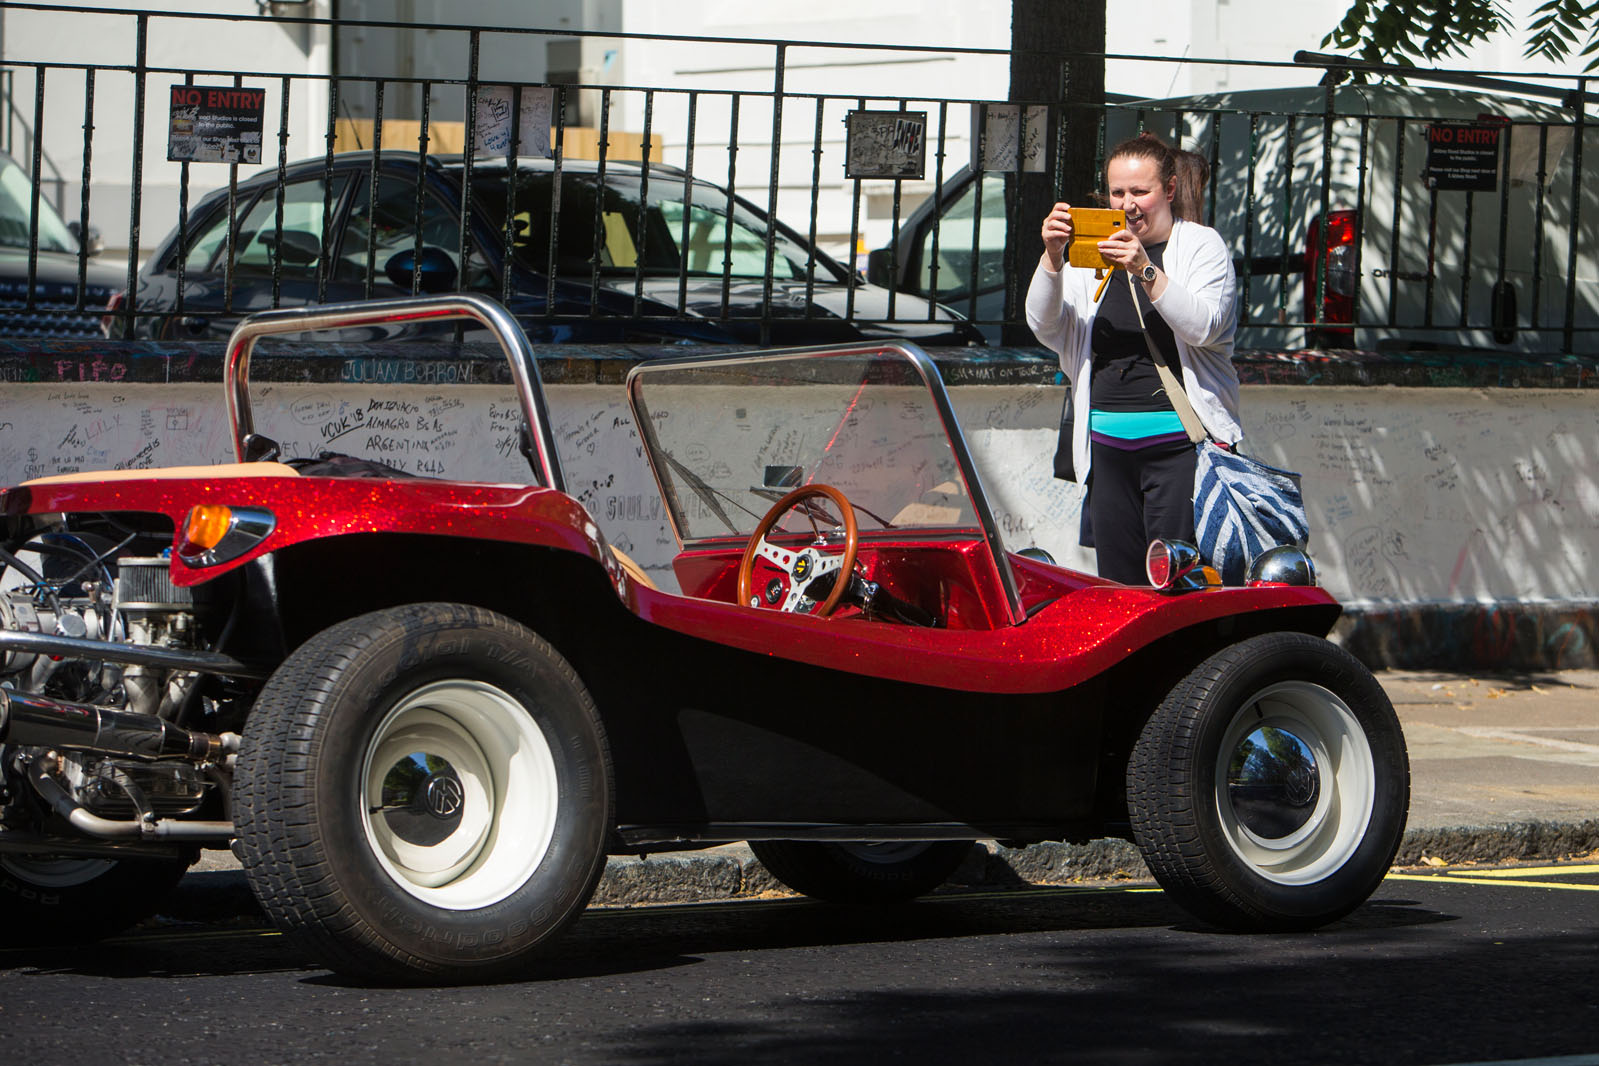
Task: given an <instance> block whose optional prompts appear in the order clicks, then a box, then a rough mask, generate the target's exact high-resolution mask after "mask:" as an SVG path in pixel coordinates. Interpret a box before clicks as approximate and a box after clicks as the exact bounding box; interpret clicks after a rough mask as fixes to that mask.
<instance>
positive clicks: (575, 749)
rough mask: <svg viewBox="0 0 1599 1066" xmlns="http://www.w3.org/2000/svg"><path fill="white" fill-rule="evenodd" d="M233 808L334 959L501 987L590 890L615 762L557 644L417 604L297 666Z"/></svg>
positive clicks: (280, 907)
mask: <svg viewBox="0 0 1599 1066" xmlns="http://www.w3.org/2000/svg"><path fill="white" fill-rule="evenodd" d="M234 802H235V823H236V828H237V832H238V837H239V841H240V844H241V846H242V850H243V852H244V867H245V872H246V873H247V875H248V876H249V879H250V884H251V887H252V888H253V889H254V890H255V892H256V895H257V897H258V898H259V899H260V900H261V904H262V906H263V908H264V909H265V910H266V912H267V914H268V915H269V916H271V918H272V919H273V921H274V922H276V924H277V925H278V926H279V927H280V928H281V929H283V930H284V931H285V932H288V933H290V934H293V935H296V936H298V937H299V938H300V939H301V940H302V941H304V942H305V943H306V944H307V945H308V946H309V947H310V948H311V950H312V951H313V952H314V953H315V954H316V955H317V956H318V957H319V958H320V959H321V960H322V961H324V962H325V963H326V964H328V965H330V966H331V967H332V968H334V969H336V970H339V971H341V972H343V973H346V974H349V975H351V976H355V977H359V978H365V979H376V980H384V981H416V980H426V981H446V982H461V981H475V980H487V979H491V978H494V977H498V976H502V975H504V974H507V973H510V972H513V971H514V970H515V969H516V968H517V967H518V966H519V965H520V964H521V963H522V962H523V961H524V960H525V959H526V957H527V956H528V955H530V954H531V953H532V952H533V951H534V950H535V949H537V948H538V947H540V946H541V945H542V944H544V943H545V942H546V941H547V940H549V939H550V938H551V937H553V936H554V935H555V934H556V933H558V932H559V931H560V930H561V929H563V928H564V927H565V926H566V925H567V923H569V922H570V921H572V920H573V919H574V918H576V916H577V915H578V914H579V913H580V912H581V911H582V909H583V907H584V906H585V905H586V903H587V902H588V899H589V896H590V895H591V894H592V893H593V890H594V885H595V883H596V882H597V881H598V879H599V875H600V873H601V871H602V870H603V868H604V862H605V847H604V845H605V840H606V834H607V833H608V832H609V829H610V811H611V773H610V756H609V753H608V749H607V746H606V741H605V735H604V732H603V729H602V727H601V724H600V720H599V716H598V714H597V713H596V710H595V707H594V704H593V701H592V700H591V699H590V697H589V695H588V692H587V691H586V690H585V688H584V687H583V684H582V682H581V681H580V680H579V679H578V677H577V674H576V672H575V671H573V669H572V668H571V666H570V665H568V664H567V662H566V660H565V659H563V658H562V657H561V656H560V655H559V653H557V652H556V651H555V649H554V648H552V647H550V645H549V644H547V643H545V642H544V641H543V640H541V639H540V638H539V637H537V636H536V635H534V634H533V633H531V632H529V631H528V630H526V629H524V628H522V627H521V626H519V625H517V624H516V623H514V622H512V621H510V620H509V619H506V618H504V617H502V616H499V615H496V614H493V613H492V612H489V611H484V610H481V609H478V608H474V607H468V606H463V605H459V604H441V603H434V604H416V605H411V606H407V607H400V608H394V609H390V610H385V611H378V612H375V613H373V614H369V615H366V616H364V617H361V618H356V619H352V620H351V621H348V622H345V623H342V624H340V625H336V626H334V627H332V628H331V629H328V630H327V631H325V632H323V633H321V634H319V635H318V636H316V637H314V638H312V639H311V640H310V641H307V642H306V643H305V644H304V645H303V646H302V647H300V648H299V649H298V650H296V651H295V652H294V654H293V655H291V656H290V657H289V658H288V659H287V660H286V661H285V662H284V663H283V665H282V666H281V667H280V668H279V669H278V670H277V671H276V672H275V673H274V674H273V675H272V677H271V679H269V680H268V682H267V684H266V685H265V686H264V688H263V689H262V692H261V695H260V698H259V699H258V700H257V701H256V705H255V708H254V709H253V710H252V712H251V714H250V718H249V721H248V724H247V726H246V729H245V737H244V745H243V750H242V751H241V753H240V757H239V768H238V774H237V776H236V782H235V801H234Z"/></svg>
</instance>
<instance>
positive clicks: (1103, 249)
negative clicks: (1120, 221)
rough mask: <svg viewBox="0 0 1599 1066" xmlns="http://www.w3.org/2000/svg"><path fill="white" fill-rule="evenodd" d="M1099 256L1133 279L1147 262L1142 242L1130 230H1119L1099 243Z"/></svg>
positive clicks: (1146, 254)
mask: <svg viewBox="0 0 1599 1066" xmlns="http://www.w3.org/2000/svg"><path fill="white" fill-rule="evenodd" d="M1099 254H1100V255H1102V256H1104V257H1105V260H1106V262H1109V263H1113V264H1115V265H1116V266H1119V267H1121V268H1122V269H1123V270H1125V271H1127V273H1129V274H1131V275H1133V276H1134V277H1137V276H1138V272H1139V271H1140V270H1143V269H1144V264H1145V263H1147V262H1149V253H1147V252H1145V251H1144V245H1143V242H1142V241H1140V240H1139V239H1138V238H1137V237H1136V236H1134V235H1133V231H1132V230H1130V229H1119V230H1117V231H1116V232H1115V233H1112V234H1111V235H1110V236H1109V237H1106V238H1105V239H1104V240H1102V241H1100V242H1099Z"/></svg>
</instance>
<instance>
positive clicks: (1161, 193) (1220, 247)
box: [1027, 134, 1243, 584]
mask: <svg viewBox="0 0 1599 1066" xmlns="http://www.w3.org/2000/svg"><path fill="white" fill-rule="evenodd" d="M1176 167H1177V161H1176V158H1175V153H1174V152H1173V151H1172V150H1171V149H1170V148H1168V147H1167V146H1166V144H1165V143H1164V142H1162V141H1161V140H1160V139H1159V138H1157V137H1154V136H1152V135H1150V134H1143V135H1141V136H1139V137H1135V138H1133V139H1132V140H1129V141H1124V142H1122V143H1121V144H1119V145H1117V146H1116V148H1115V149H1114V150H1113V151H1112V152H1111V154H1110V157H1109V158H1108V159H1107V161H1106V163H1105V187H1106V191H1107V193H1108V201H1109V205H1110V206H1111V207H1112V208H1115V209H1119V210H1122V211H1124V212H1126V216H1127V226H1126V228H1125V229H1121V230H1117V231H1116V232H1115V233H1113V234H1111V235H1110V236H1109V237H1108V238H1106V239H1105V240H1103V241H1101V242H1100V243H1099V250H1100V254H1101V255H1102V256H1103V257H1104V258H1105V259H1106V260H1107V261H1108V262H1110V263H1112V264H1114V265H1115V266H1116V267H1117V268H1119V269H1118V270H1115V271H1113V272H1112V273H1111V276H1110V278H1109V280H1108V281H1107V283H1106V284H1104V285H1101V284H1100V283H1099V281H1098V280H1096V279H1095V277H1094V271H1092V270H1089V269H1080V268H1071V267H1067V266H1066V262H1065V260H1066V246H1067V245H1068V244H1070V243H1071V239H1072V233H1073V229H1072V208H1071V205H1070V204H1066V203H1058V204H1056V205H1055V206H1054V208H1053V209H1052V210H1051V211H1050V213H1049V215H1048V217H1046V218H1045V219H1044V226H1043V235H1044V254H1043V256H1042V258H1041V259H1040V260H1039V263H1038V269H1037V270H1036V271H1034V273H1033V281H1032V285H1031V287H1030V288H1029V289H1028V292H1027V324H1028V325H1029V326H1031V327H1032V330H1033V333H1034V334H1035V335H1036V336H1037V337H1038V339H1039V341H1040V343H1042V344H1043V345H1044V346H1045V347H1047V348H1049V349H1050V350H1052V351H1054V352H1056V353H1057V354H1059V356H1060V367H1061V370H1062V371H1063V372H1064V373H1065V375H1066V377H1067V379H1068V380H1069V381H1070V382H1071V386H1072V413H1073V418H1074V421H1073V434H1072V442H1071V445H1072V458H1073V461H1074V464H1075V467H1076V471H1077V479H1078V480H1079V481H1082V482H1083V483H1084V485H1085V486H1086V487H1087V489H1088V497H1087V499H1086V500H1085V501H1084V504H1083V522H1082V529H1081V543H1082V544H1083V546H1084V547H1090V548H1093V549H1094V550H1095V553H1096V555H1097V557H1098V566H1099V573H1100V576H1101V577H1107V578H1110V579H1111V580H1113V581H1120V582H1122V583H1124V584H1144V583H1146V578H1145V574H1144V553H1145V550H1146V549H1147V548H1148V546H1149V542H1150V541H1151V540H1153V539H1155V538H1156V537H1162V538H1168V539H1178V540H1188V541H1192V540H1193V539H1194V508H1193V489H1194V463H1195V456H1194V446H1193V444H1192V443H1191V442H1190V441H1189V437H1188V434H1187V433H1186V432H1185V430H1184V429H1183V425H1182V422H1181V420H1180V419H1179V417H1178V415H1177V412H1176V410H1174V409H1173V407H1172V404H1171V401H1170V400H1169V399H1168V398H1167V396H1166V390H1165V388H1164V386H1163V385H1162V384H1161V379H1160V376H1159V373H1158V371H1157V370H1156V369H1155V363H1154V359H1153V357H1152V356H1151V354H1150V344H1149V343H1147V342H1146V341H1145V338H1144V331H1145V330H1146V329H1147V330H1148V333H1149V339H1150V341H1152V342H1153V347H1154V349H1155V351H1156V352H1158V353H1159V355H1160V356H1161V358H1162V360H1163V361H1164V362H1165V363H1166V365H1167V366H1168V367H1169V368H1171V369H1172V370H1173V371H1174V372H1175V373H1176V374H1177V376H1178V377H1179V378H1180V379H1181V381H1182V383H1183V387H1184V389H1185V391H1186V392H1187V394H1188V400H1189V402H1190V403H1191V404H1192V405H1193V408H1194V411H1195V413H1196V414H1197V415H1198V416H1199V420H1200V421H1201V422H1202V423H1203V424H1204V428H1205V430H1206V431H1207V432H1208V433H1209V435H1210V436H1211V437H1212V438H1214V439H1215V440H1218V441H1222V442H1225V443H1227V444H1235V443H1237V442H1238V441H1239V440H1240V439H1241V438H1242V437H1243V430H1242V428H1241V427H1240V426H1239V423H1238V375H1237V373H1236V372H1235V371H1234V369H1233V365H1232V356H1233V334H1234V331H1235V329H1236V326H1237V319H1238V313H1237V306H1236V288H1237V286H1236V281H1235V278H1234V275H1233V261H1232V256H1231V255H1230V254H1229V253H1228V251H1227V246H1226V244H1224V243H1223V241H1222V239H1221V235H1220V234H1218V233H1217V232H1216V231H1215V230H1213V229H1211V228H1210V227H1208V226H1203V225H1201V224H1199V223H1198V222H1192V221H1188V220H1187V219H1182V218H1178V217H1176V215H1175V214H1174V212H1173V209H1172V200H1173V197H1174V195H1175V194H1176V189H1177V175H1176ZM1122 271H1125V272H1126V273H1125V274H1123V273H1122ZM1129 278H1130V279H1132V284H1130V285H1129V284H1128V279H1129ZM1135 299H1136V300H1137V301H1138V307H1137V308H1135V306H1134V303H1133V301H1134V300H1135ZM1140 310H1141V311H1142V316H1143V321H1142V324H1141V323H1140V321H1139V311H1140Z"/></svg>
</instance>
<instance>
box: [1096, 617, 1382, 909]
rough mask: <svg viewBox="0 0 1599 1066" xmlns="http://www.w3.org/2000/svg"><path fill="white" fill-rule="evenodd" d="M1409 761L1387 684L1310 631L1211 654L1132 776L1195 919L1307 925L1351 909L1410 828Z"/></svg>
mask: <svg viewBox="0 0 1599 1066" xmlns="http://www.w3.org/2000/svg"><path fill="white" fill-rule="evenodd" d="M1409 801H1410V769H1409V763H1408V760H1407V758H1406V754H1405V741H1404V736H1403V734H1402V733H1401V731H1400V728H1399V719H1398V718H1397V716H1395V714H1394V710H1393V705H1392V704H1391V703H1390V702H1389V701H1388V697H1387V695H1386V694H1385V693H1384V692H1383V690H1382V686H1381V685H1379V684H1378V683H1377V680H1376V678H1374V677H1372V675H1371V672H1370V671H1369V670H1367V669H1366V668H1365V666H1363V665H1362V664H1361V663H1360V662H1359V661H1358V660H1357V659H1355V658H1354V657H1353V656H1351V655H1350V654H1349V653H1347V652H1345V651H1344V650H1343V649H1341V648H1339V647H1337V646H1336V645H1334V644H1331V643H1329V642H1328V641H1325V640H1322V639H1320V638H1317V637H1312V636H1309V635H1306V634H1303V633H1271V634H1265V635H1262V636H1258V637H1253V638H1251V639H1249V640H1245V641H1241V642H1240V643H1238V644H1235V645H1233V646H1231V647H1228V648H1225V649H1223V650H1222V651H1220V652H1218V653H1216V654H1215V655H1213V656H1211V657H1210V658H1209V659H1207V660H1206V661H1205V662H1203V663H1201V664H1200V665H1199V666H1198V667H1197V668H1196V669H1195V670H1194V671H1193V672H1192V673H1190V674H1189V675H1188V677H1186V678H1185V679H1183V680H1182V681H1181V682H1179V683H1178V684H1177V686H1176V687H1175V688H1173V689H1172V691H1171V693H1170V694H1169V695H1168V696H1167V697H1166V699H1165V701H1164V702H1162V703H1161V705H1160V707H1159V708H1158V709H1157V710H1156V711H1155V713H1154V715H1153V716H1152V717H1151V718H1150V720H1149V722H1148V723H1147V724H1146V725H1145V727H1144V730H1143V733H1142V735H1141V736H1140V737H1139V740H1138V743H1137V745H1136V746H1135V747H1134V750H1133V755H1132V760H1131V762H1130V764H1129V766H1128V774H1127V802H1128V808H1129V811H1130V813H1131V815H1132V824H1133V835H1134V838H1135V839H1136V840H1137V842H1138V846H1139V849H1140V850H1141V851H1142V853H1143V856H1144V861H1145V862H1146V863H1147V864H1148V865H1149V868H1150V871H1151V872H1152V873H1153V874H1154V875H1155V878H1156V880H1158V881H1159V882H1160V884H1161V886H1162V887H1163V888H1164V889H1165V890H1166V891H1167V893H1168V894H1170V895H1171V896H1172V897H1173V898H1174V899H1175V900H1176V901H1177V902H1178V903H1179V904H1181V905H1182V906H1183V907H1185V908H1186V909H1187V910H1189V911H1190V912H1191V913H1193V914H1194V915H1195V916H1196V917H1199V918H1202V919H1204V920H1206V921H1210V922H1213V923H1215V924H1218V925H1222V926H1225V927H1228V928H1234V929H1243V930H1291V929H1310V928H1315V927H1316V926H1319V925H1324V924H1326V923H1327V922H1330V921H1333V920H1335V919H1337V918H1340V917H1342V916H1343V915H1345V914H1347V913H1349V912H1350V911H1352V910H1353V909H1354V908H1355V907H1357V906H1359V905H1360V904H1361V903H1362V902H1364V901H1365V900H1366V899H1367V898H1368V897H1369V896H1370V895H1371V893H1372V892H1373V891H1375V890H1376V888H1377V885H1378V884H1379V883H1380V882H1381V881H1382V878H1383V877H1384V875H1385V874H1386V873H1387V871H1388V867H1389V865H1390V864H1391V863H1392V862H1393V858H1394V855H1395V854H1396V853H1397V851H1398V850H1399V844H1400V839H1401V837H1402V836H1403V834H1404V829H1405V816H1406V812H1407V810H1408V807H1409Z"/></svg>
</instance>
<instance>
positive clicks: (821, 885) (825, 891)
mask: <svg viewBox="0 0 1599 1066" xmlns="http://www.w3.org/2000/svg"><path fill="white" fill-rule="evenodd" d="M750 850H751V851H753V852H754V853H755V857H756V858H757V859H759V860H760V861H761V865H762V866H764V867H766V869H767V870H768V871H769V872H770V873H771V875H772V876H773V877H775V878H777V879H778V880H779V881H781V882H782V883H783V884H785V885H787V886H788V887H789V888H792V889H793V890H794V891H795V892H798V893H800V894H801V895H804V896H810V897H811V898H813V899H820V900H826V901H828V902H829V903H868V904H877V903H903V902H905V901H906V900H910V899H915V898H916V897H917V896H921V895H925V894H926V893H928V892H931V891H932V890H933V889H935V888H937V887H938V886H939V885H941V884H943V883H944V882H945V881H947V880H949V875H950V874H952V873H954V872H955V869H956V867H958V866H960V864H961V862H962V860H964V859H965V858H966V856H967V854H969V853H970V852H971V850H972V842H971V841H969V840H913V841H892V842H884V843H880V844H871V843H858V844H857V843H849V844H844V843H834V842H832V841H815V840H752V841H750Z"/></svg>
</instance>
